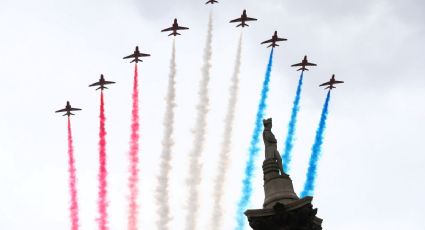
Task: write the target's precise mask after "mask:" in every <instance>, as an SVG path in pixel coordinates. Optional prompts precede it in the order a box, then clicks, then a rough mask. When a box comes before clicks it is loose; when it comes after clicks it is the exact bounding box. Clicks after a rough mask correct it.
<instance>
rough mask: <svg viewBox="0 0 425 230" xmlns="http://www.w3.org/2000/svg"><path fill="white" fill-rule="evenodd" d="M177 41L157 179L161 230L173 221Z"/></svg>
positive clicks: (158, 223) (171, 65) (157, 199)
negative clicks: (173, 151)
mask: <svg viewBox="0 0 425 230" xmlns="http://www.w3.org/2000/svg"><path fill="white" fill-rule="evenodd" d="M175 78H176V41H175V40H173V47H172V51H171V61H170V74H169V76H168V90H167V97H166V108H165V116H164V121H163V125H164V136H163V139H162V154H161V160H160V161H161V162H160V174H159V176H158V177H157V179H158V185H157V186H158V187H157V188H156V195H155V198H156V203H157V207H158V209H157V215H158V220H157V222H156V223H157V227H158V229H159V230H166V229H168V228H169V226H168V225H169V223H170V221H171V216H170V202H169V193H168V192H169V186H170V175H169V174H170V171H171V149H172V147H173V144H174V142H173V137H172V135H173V131H174V129H173V124H174V107H175V106H176V102H175V101H176V80H175Z"/></svg>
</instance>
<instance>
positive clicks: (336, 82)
mask: <svg viewBox="0 0 425 230" xmlns="http://www.w3.org/2000/svg"><path fill="white" fill-rule="evenodd" d="M334 83H335V84H340V83H344V81H335V82H334Z"/></svg>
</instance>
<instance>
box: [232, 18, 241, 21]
mask: <svg viewBox="0 0 425 230" xmlns="http://www.w3.org/2000/svg"><path fill="white" fill-rule="evenodd" d="M241 21H242V18H237V19H233V20H231V21H230V22H241Z"/></svg>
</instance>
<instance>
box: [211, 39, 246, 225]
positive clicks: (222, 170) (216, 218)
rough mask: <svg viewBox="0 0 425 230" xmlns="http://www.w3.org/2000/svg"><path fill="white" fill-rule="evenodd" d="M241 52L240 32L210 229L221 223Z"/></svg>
mask: <svg viewBox="0 0 425 230" xmlns="http://www.w3.org/2000/svg"><path fill="white" fill-rule="evenodd" d="M241 53H242V32H241V34H240V37H239V43H238V49H237V52H236V60H235V69H234V72H233V76H232V79H231V86H230V95H229V102H228V104H227V113H226V117H225V120H224V122H225V124H224V134H223V142H222V143H221V152H220V156H219V162H218V170H217V176H216V178H215V187H214V207H213V214H212V219H211V227H212V229H221V223H222V219H223V207H222V202H223V201H222V198H223V193H224V191H223V189H224V181H225V177H226V174H227V170H228V167H229V166H228V165H229V160H230V159H229V157H230V156H229V153H230V147H231V139H232V134H233V130H232V125H233V121H234V120H235V108H236V103H237V101H238V98H237V96H238V91H239V69H240V66H241Z"/></svg>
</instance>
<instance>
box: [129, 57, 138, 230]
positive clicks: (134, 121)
mask: <svg viewBox="0 0 425 230" xmlns="http://www.w3.org/2000/svg"><path fill="white" fill-rule="evenodd" d="M137 78H138V72H137V63H136V64H135V66H134V84H133V95H132V98H133V109H132V111H131V137H130V152H129V157H130V167H129V171H130V176H129V178H128V187H129V190H130V196H129V207H128V209H129V210H128V212H129V213H128V230H137V229H138V228H137V224H138V218H137V216H138V208H139V207H138V204H137V196H138V188H137V186H138V182H139V175H138V173H139V169H138V164H139V156H138V153H139V92H138V79H137Z"/></svg>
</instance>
